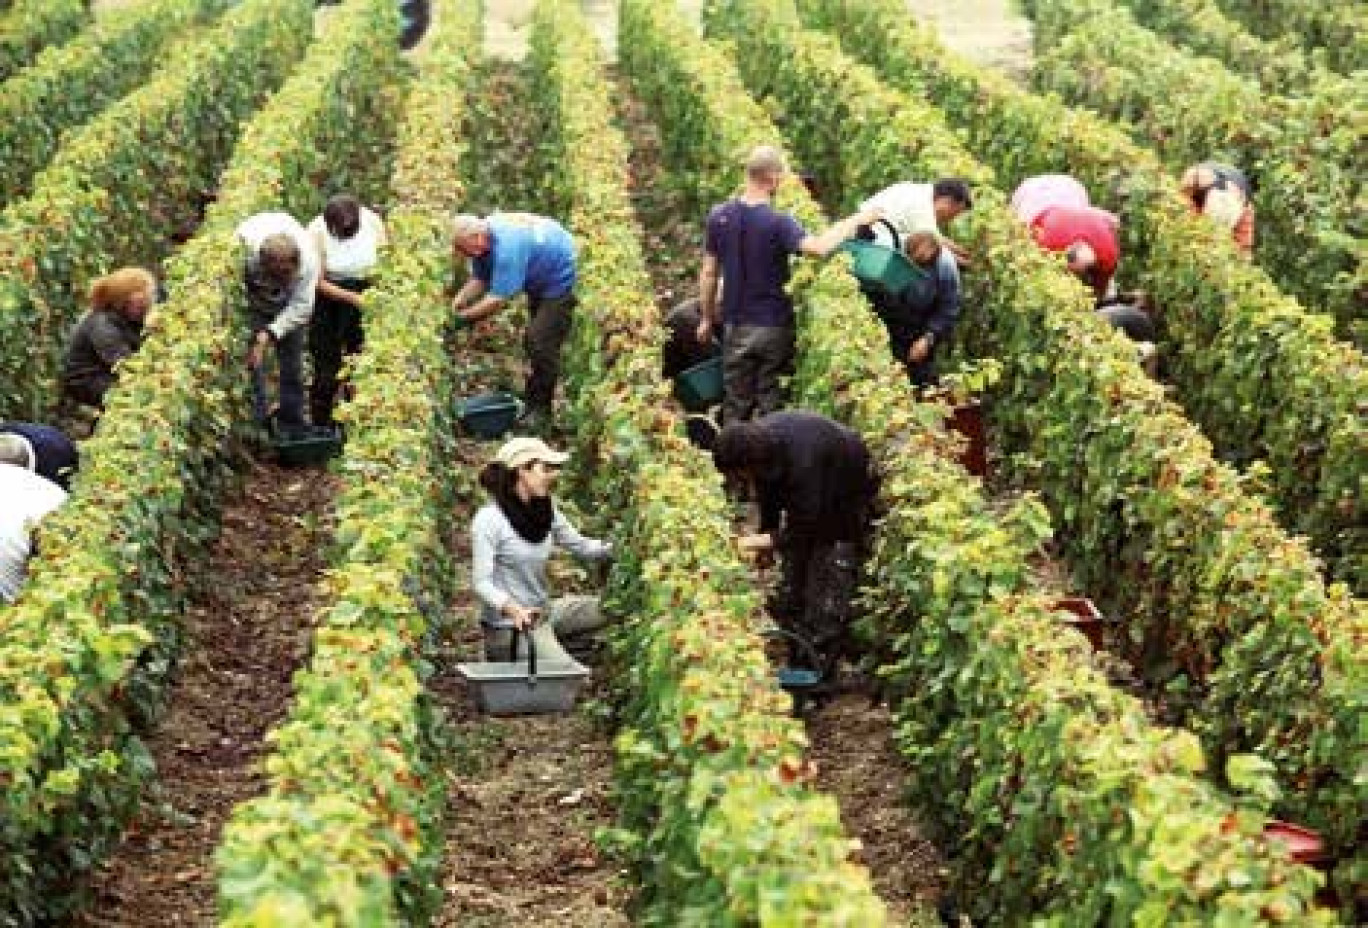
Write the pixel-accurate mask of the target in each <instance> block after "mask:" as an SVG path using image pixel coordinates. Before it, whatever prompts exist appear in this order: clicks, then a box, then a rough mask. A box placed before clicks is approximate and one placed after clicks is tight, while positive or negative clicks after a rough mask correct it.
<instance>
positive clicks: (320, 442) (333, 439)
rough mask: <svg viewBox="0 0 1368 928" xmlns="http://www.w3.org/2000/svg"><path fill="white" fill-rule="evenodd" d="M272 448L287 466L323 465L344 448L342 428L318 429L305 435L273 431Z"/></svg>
mask: <svg viewBox="0 0 1368 928" xmlns="http://www.w3.org/2000/svg"><path fill="white" fill-rule="evenodd" d="M271 449H272V450H273V451H274V452H275V455H276V459H277V460H279V461H280V463H281V464H283V465H285V466H286V467H321V466H322V465H323V464H325V463H327V461H328V459H329V458H331V457H334V456H336V455H337V454H338V453H339V452H341V450H342V431H341V430H340V429H328V430H321V429H320V430H317V431H314V432H311V433H308V434H304V435H298V436H294V435H290V434H289V433H288V432H286V433H283V434H282V433H281V432H279V431H277V430H274V429H273V430H272V432H271Z"/></svg>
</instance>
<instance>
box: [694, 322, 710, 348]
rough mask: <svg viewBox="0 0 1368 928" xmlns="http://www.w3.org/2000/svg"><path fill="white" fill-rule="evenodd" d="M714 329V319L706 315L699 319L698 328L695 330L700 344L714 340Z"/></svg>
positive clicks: (695, 335)
mask: <svg viewBox="0 0 1368 928" xmlns="http://www.w3.org/2000/svg"><path fill="white" fill-rule="evenodd" d="M712 331H713V324H712V320H711V319H709V318H708V317H707V316H704V317H703V318H702V319H700V320H699V321H698V329H697V330H696V331H695V332H694V337H695V338H697V339H698V343H699V344H700V345H706V344H708V342H710V341H712Z"/></svg>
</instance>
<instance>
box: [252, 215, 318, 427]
mask: <svg viewBox="0 0 1368 928" xmlns="http://www.w3.org/2000/svg"><path fill="white" fill-rule="evenodd" d="M237 236H238V238H239V240H241V242H242V244H243V245H244V247H245V248H246V252H247V254H246V260H245V262H244V266H243V279H244V282H245V284H246V288H247V308H248V312H249V314H250V323H251V326H252V336H251V346H250V347H249V348H248V351H247V367H248V368H249V369H250V370H251V372H252V411H253V414H254V415H255V417H256V420H257V422H258V423H259V424H261V425H266V424H268V423H269V422H270V420H271V418H272V415H274V419H275V425H276V426H277V427H278V428H279V430H280V431H281V432H282V433H284V434H286V435H291V434H301V433H304V432H307V426H306V424H305V422H304V332H305V329H306V328H307V326H308V324H309V319H310V317H311V316H312V315H313V311H314V295H315V292H316V291H317V289H318V278H319V270H320V269H319V256H318V249H317V248H316V247H315V246H314V243H313V240H312V239H311V238H310V237H309V235H308V233H307V232H305V231H304V227H303V226H301V225H300V224H299V222H298V221H297V220H296V219H295V218H294V217H293V216H291V215H289V214H288V213H281V212H268V213H258V214H256V215H255V216H252V217H251V218H249V219H247V220H246V221H244V222H243V223H242V224H241V225H239V226H238V227H237ZM272 345H274V346H275V353H276V363H277V365H278V366H279V373H280V403H279V406H278V407H277V409H276V410H275V412H274V414H272V412H271V410H270V403H269V399H268V392H267V383H266V371H265V367H264V362H265V359H266V349H267V348H269V347H270V346H272Z"/></svg>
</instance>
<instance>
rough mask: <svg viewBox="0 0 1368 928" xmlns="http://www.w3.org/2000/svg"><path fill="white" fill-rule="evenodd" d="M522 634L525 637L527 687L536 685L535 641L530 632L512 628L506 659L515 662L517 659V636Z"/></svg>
mask: <svg viewBox="0 0 1368 928" xmlns="http://www.w3.org/2000/svg"><path fill="white" fill-rule="evenodd" d="M519 635H524V636H526V638H527V685H528V686H529V687H532V686H536V685H537V643H536V641H535V640H534V639H533V638H532V633H531V632H526V631H523V630H522V629H520V628H514V629H513V636H512V637H511V638H510V639H509V642H508V660H509V662H510V663H516V662H517V660H518V636H519Z"/></svg>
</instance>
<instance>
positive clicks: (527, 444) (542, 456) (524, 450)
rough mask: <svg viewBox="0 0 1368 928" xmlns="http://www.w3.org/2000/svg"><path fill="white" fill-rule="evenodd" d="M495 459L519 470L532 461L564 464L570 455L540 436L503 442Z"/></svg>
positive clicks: (512, 468)
mask: <svg viewBox="0 0 1368 928" xmlns="http://www.w3.org/2000/svg"><path fill="white" fill-rule="evenodd" d="M494 460H496V461H498V462H499V463H500V464H502V465H503V466H504V467H507V468H508V469H509V470H517V469H518V468H519V467H522V466H524V465H525V464H527V463H528V462H530V461H544V462H545V463H547V464H556V465H560V464H564V463H565V462H566V461H568V460H570V455H568V454H566V453H565V452H564V451H557V450H556V449H554V448H552V447H551V446H550V445H548V444H547V443H546V442H544V441H542V440H541V439H540V438H528V437H521V438H510V439H509V440H508V441H506V442H504V443H503V446H502V447H501V448H499V451H498V453H497V454H495V455H494Z"/></svg>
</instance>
